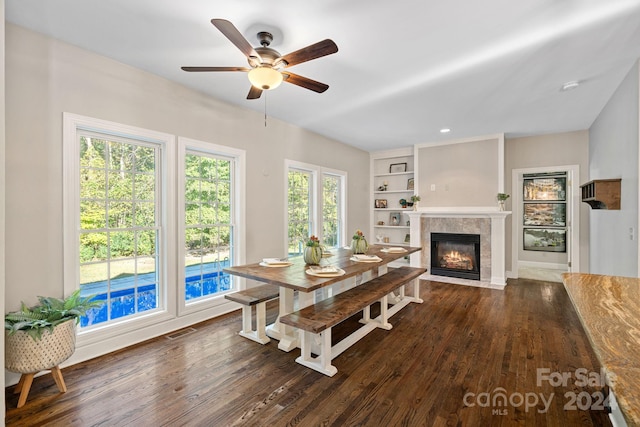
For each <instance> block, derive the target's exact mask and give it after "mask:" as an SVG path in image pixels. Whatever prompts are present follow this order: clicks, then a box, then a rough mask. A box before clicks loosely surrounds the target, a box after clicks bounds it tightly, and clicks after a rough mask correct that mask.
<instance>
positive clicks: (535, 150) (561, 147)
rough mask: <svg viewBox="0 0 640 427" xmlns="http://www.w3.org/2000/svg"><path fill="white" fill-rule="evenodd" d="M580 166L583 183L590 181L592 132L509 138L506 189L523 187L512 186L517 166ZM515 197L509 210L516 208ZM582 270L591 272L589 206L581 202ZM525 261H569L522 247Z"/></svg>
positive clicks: (509, 244)
mask: <svg viewBox="0 0 640 427" xmlns="http://www.w3.org/2000/svg"><path fill="white" fill-rule="evenodd" d="M567 165H578V166H579V167H580V184H582V183H584V182H587V181H588V174H589V134H588V131H586V130H584V131H576V132H567V133H558V134H550V135H540V136H531V137H525V138H509V139H506V140H505V172H506V173H505V191H506V192H507V193H508V194H513V192H514V191H519V190H520V189H514V188H512V185H513V183H512V182H511V181H512V180H511V174H512V170H513V169H530V168H548V167H553V166H567ZM511 200H512V199H509V201H508V202H507V209H509V210H512V206H511ZM579 209H580V269H581V271H589V270H588V267H589V206H587V205H586V204H585V203H581V204H580V208H579ZM515 220H520V218H517V219H516V218H513V217H508V218H507V224H506V225H507V248H506V252H507V268H509V266H511V264H512V254H511V252H512V232H511V230H512V221H515ZM518 251H519V254H520V255H519V256H520V257H521V258H520V260H521V261H532V262H544V263H561V262H565V263H566V254H554V253H551V252H531V251H522V250H521V248H518Z"/></svg>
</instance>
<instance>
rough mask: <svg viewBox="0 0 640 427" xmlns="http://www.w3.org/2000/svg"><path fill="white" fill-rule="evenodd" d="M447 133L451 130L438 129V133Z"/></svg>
mask: <svg viewBox="0 0 640 427" xmlns="http://www.w3.org/2000/svg"><path fill="white" fill-rule="evenodd" d="M449 132H451V129H449V128H443V129H440V133H449Z"/></svg>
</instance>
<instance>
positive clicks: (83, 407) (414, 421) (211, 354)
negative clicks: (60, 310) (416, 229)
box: [6, 279, 610, 426]
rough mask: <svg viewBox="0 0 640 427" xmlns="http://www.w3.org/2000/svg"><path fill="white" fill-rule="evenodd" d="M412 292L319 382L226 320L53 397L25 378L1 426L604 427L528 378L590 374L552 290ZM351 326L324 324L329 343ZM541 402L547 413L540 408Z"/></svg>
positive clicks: (74, 370) (101, 370)
mask: <svg viewBox="0 0 640 427" xmlns="http://www.w3.org/2000/svg"><path fill="white" fill-rule="evenodd" d="M421 294H422V298H424V300H425V302H424V303H423V304H411V305H409V306H408V307H406V308H405V309H403V310H402V311H401V312H400V313H398V314H397V315H396V316H394V317H392V318H391V323H392V324H393V325H394V326H393V329H392V330H391V331H384V330H376V331H373V332H372V333H370V334H369V335H367V336H366V337H365V338H364V339H363V340H361V341H360V342H358V343H357V344H356V345H355V346H353V347H351V348H350V349H348V350H347V351H346V352H345V353H343V354H342V355H340V356H339V357H337V358H336V359H335V360H334V361H333V364H334V365H335V366H336V367H337V368H338V373H337V374H336V375H335V376H334V377H332V378H329V377H326V376H324V375H322V374H319V373H317V372H315V371H312V370H310V369H307V368H305V367H303V366H301V365H299V364H297V363H295V361H294V359H295V358H296V357H297V356H298V355H299V351H292V352H291V353H284V352H282V351H280V350H278V348H277V342H276V341H272V342H271V343H269V344H267V345H265V346H262V345H260V344H257V343H255V342H253V341H249V340H247V339H244V338H242V337H240V336H238V334H237V332H238V331H239V330H240V327H241V316H240V311H237V312H234V313H231V314H229V315H226V316H222V317H220V318H217V319H214V320H211V321H208V322H204V323H201V324H198V325H195V326H194V328H195V329H196V331H195V332H193V333H190V334H187V335H184V336H182V337H180V338H178V339H174V340H169V339H167V338H166V337H160V338H157V339H154V340H150V341H148V342H145V343H142V344H140V345H137V346H135V347H132V348H129V349H126V350H123V351H118V352H115V353H112V354H109V355H106V356H103V357H100V358H97V359H94V360H91V361H88V362H85V363H81V364H78V365H75V366H72V367H69V368H66V369H63V374H64V377H65V380H66V384H67V387H68V392H67V393H65V394H60V393H59V392H58V391H57V387H56V386H55V383H54V382H53V379H52V378H51V376H50V375H45V376H41V377H38V378H36V379H35V381H34V384H33V387H32V389H31V393H30V395H29V398H28V400H27V403H26V404H25V406H24V407H23V408H21V409H16V403H17V400H18V396H17V395H14V394H12V389H7V391H6V392H7V402H6V404H7V414H6V423H7V425H9V426H17V425H28V426H38V425H61V426H62V425H64V426H125V425H126V426H183V425H184V426H232V425H257V426H285V425H299V426H320V425H322V426H352V425H361V426H366V425H371V426H431V425H443V426H444V425H459V426H510V425H535V426H538V425H539V426H546V425H548V426H592V425H594V426H599V425H610V424H609V421H608V418H607V416H606V414H605V413H604V412H603V411H587V410H565V408H564V406H565V405H566V404H571V401H570V399H569V397H566V396H565V393H569V396H570V395H571V393H574V394H575V393H579V392H582V391H586V392H588V393H595V394H597V393H598V392H599V389H598V388H597V387H595V388H583V387H578V386H577V385H576V384H575V382H576V381H575V377H573V378H572V379H570V380H569V381H568V382H567V385H566V386H562V385H560V386H557V387H553V386H552V385H550V384H549V381H541V382H539V381H538V378H537V369H538V368H548V369H549V372H550V373H554V372H560V373H562V372H569V373H572V374H573V373H575V371H576V369H578V368H585V369H586V370H587V371H588V372H598V370H599V366H598V364H597V360H596V358H595V356H594V354H593V352H592V350H591V348H590V346H589V343H588V339H587V337H586V336H585V334H584V331H583V330H582V327H581V325H580V322H579V320H578V318H577V316H576V313H575V311H574V309H573V307H572V305H571V303H570V301H569V298H568V296H567V294H566V292H565V290H564V287H563V286H562V284H559V283H550V282H539V281H531V280H523V279H521V280H514V281H510V282H509V285H508V286H507V287H506V289H505V290H504V291H497V290H490V289H481V288H472V287H465V286H456V285H448V284H443V283H437V282H424V283H423V285H422V291H421ZM269 307H270V310H269V319H271V320H272V319H273V318H274V311H273V308H274V307H275V306H274V305H273V304H271V305H270V306H269ZM356 324H357V320H356V319H350V320H349V321H348V322H345V323H343V324H342V325H340V326H339V327H336V328H335V329H334V331H335V332H334V338H339V336H340V335H341V334H342V335H344V334H345V333H346V332H347V331H348V330H349V329H350V328H353V327H354V326H355V325H356ZM501 392H502V395H504V396H506V398H507V402H506V404H505V406H500V405H501V404H502V403H503V401H502V400H500V396H501ZM534 396H537V400H538V401H537V404H535V405H534V403H536V402H534ZM540 396H542V397H543V398H544V399H545V401H549V402H550V404H549V405H548V407H547V409H546V411H545V404H544V403H543V401H542V399H541V397H540ZM521 398H522V399H521ZM527 399H528V401H529V402H530V404H531V405H532V406H530V407H527V406H526V404H524V403H523V400H524V401H525V402H526V401H527ZM465 401H466V402H467V403H468V404H469V405H465ZM494 401H495V402H494ZM594 401H595V400H594ZM583 403H584V399H583ZM471 405H474V406H471Z"/></svg>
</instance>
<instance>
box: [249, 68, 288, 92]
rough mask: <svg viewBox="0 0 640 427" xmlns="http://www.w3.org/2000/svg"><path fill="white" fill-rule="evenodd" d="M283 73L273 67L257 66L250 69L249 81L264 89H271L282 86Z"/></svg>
mask: <svg viewBox="0 0 640 427" xmlns="http://www.w3.org/2000/svg"><path fill="white" fill-rule="evenodd" d="M282 79H283V77H282V74H281V73H280V72H279V71H276V70H274V69H273V68H271V67H267V66H262V67H256V68H254V69H252V70H251V71H249V81H250V82H251V84H252V85H253V86H254V87H256V88H258V89H262V90H271V89H275V88H277V87H278V86H280V83H282Z"/></svg>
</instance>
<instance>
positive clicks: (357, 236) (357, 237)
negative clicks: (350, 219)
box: [351, 230, 369, 254]
mask: <svg viewBox="0 0 640 427" xmlns="http://www.w3.org/2000/svg"><path fill="white" fill-rule="evenodd" d="M351 250H352V251H353V253H354V254H366V253H367V250H369V243H368V242H367V239H365V237H364V234H363V233H362V231H360V230H356V232H355V233H354V234H353V238H352V239H351Z"/></svg>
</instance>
